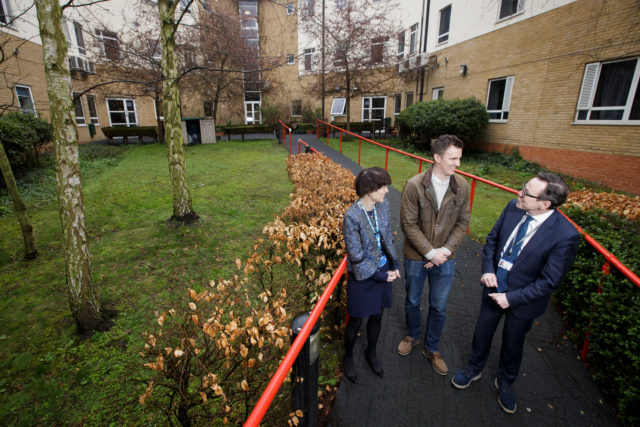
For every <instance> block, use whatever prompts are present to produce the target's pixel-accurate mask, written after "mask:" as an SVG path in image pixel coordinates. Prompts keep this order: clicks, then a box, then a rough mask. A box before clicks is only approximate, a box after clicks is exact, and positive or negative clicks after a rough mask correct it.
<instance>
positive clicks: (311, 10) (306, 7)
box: [298, 0, 316, 17]
mask: <svg viewBox="0 0 640 427" xmlns="http://www.w3.org/2000/svg"><path fill="white" fill-rule="evenodd" d="M302 3H303V4H302V7H300V6H298V10H300V9H302V13H301V14H302V15H304V16H307V17H308V16H314V15H315V13H316V2H315V0H302Z"/></svg>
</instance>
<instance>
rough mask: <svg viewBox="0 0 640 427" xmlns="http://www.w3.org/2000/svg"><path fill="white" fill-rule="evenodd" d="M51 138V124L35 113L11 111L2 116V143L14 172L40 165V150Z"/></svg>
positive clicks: (0, 127) (0, 118)
mask: <svg viewBox="0 0 640 427" xmlns="http://www.w3.org/2000/svg"><path fill="white" fill-rule="evenodd" d="M50 140H51V125H50V124H49V123H48V122H47V121H46V120H43V119H40V118H38V117H36V116H34V115H33V114H25V113H20V112H11V113H7V114H4V115H3V116H2V117H0V143H2V146H3V147H4V150H5V152H6V153H7V157H8V158H9V163H10V164H11V168H12V169H13V171H14V172H17V171H20V170H24V169H28V168H30V167H33V166H35V165H38V164H39V159H38V150H39V149H40V147H41V146H42V145H43V144H45V143H47V142H49V141H50Z"/></svg>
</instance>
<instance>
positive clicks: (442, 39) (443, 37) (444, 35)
mask: <svg viewBox="0 0 640 427" xmlns="http://www.w3.org/2000/svg"><path fill="white" fill-rule="evenodd" d="M447 9H449V21H448V22H447V23H446V25H447V29H446V31H443V23H442V12H444V11H445V10H447ZM451 11H452V7H451V4H449V5H448V6H445V7H443V8H442V9H440V14H439V15H438V16H439V20H438V22H439V24H438V41H437V43H436V46H437V45H440V44H444V43H446V42H448V41H449V32H450V30H451Z"/></svg>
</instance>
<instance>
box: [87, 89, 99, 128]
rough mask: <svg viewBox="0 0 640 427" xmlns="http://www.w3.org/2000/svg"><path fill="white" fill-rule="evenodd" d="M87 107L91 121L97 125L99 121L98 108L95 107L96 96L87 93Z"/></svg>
mask: <svg viewBox="0 0 640 427" xmlns="http://www.w3.org/2000/svg"><path fill="white" fill-rule="evenodd" d="M87 108H88V109H89V119H90V120H91V123H93V124H95V125H97V124H99V123H100V121H99V120H98V109H97V108H96V97H95V96H93V95H87Z"/></svg>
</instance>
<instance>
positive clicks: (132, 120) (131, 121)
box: [129, 113, 137, 125]
mask: <svg viewBox="0 0 640 427" xmlns="http://www.w3.org/2000/svg"><path fill="white" fill-rule="evenodd" d="M136 123H137V122H136V113H129V124H130V125H134V124H136Z"/></svg>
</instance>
